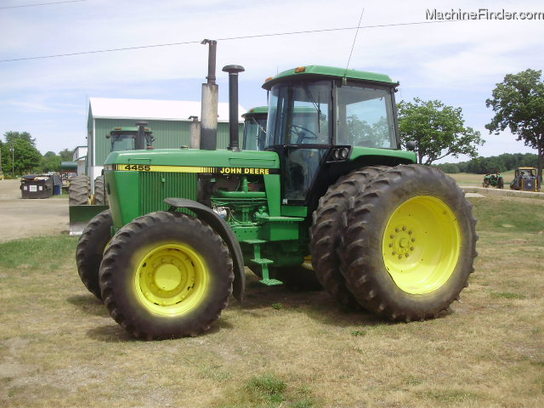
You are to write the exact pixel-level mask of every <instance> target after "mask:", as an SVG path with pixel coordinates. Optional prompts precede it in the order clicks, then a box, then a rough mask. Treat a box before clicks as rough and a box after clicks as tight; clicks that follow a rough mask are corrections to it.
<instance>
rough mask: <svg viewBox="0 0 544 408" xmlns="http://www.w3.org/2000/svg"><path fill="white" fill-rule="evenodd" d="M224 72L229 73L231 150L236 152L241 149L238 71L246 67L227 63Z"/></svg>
mask: <svg viewBox="0 0 544 408" xmlns="http://www.w3.org/2000/svg"><path fill="white" fill-rule="evenodd" d="M223 71H224V72H228V73H229V126H230V132H229V133H230V143H229V147H228V149H229V150H233V151H235V152H239V151H240V143H239V141H238V128H239V126H238V73H239V72H244V67H242V66H241V65H225V66H224V67H223Z"/></svg>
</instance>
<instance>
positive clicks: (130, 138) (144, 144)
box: [68, 122, 155, 235]
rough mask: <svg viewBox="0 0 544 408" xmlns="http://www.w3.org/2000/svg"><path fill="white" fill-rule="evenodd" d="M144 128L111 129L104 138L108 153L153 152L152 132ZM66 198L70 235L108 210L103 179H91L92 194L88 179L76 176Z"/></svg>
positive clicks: (77, 232)
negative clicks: (108, 140)
mask: <svg viewBox="0 0 544 408" xmlns="http://www.w3.org/2000/svg"><path fill="white" fill-rule="evenodd" d="M146 126H147V122H137V123H136V126H125V127H116V128H113V129H112V131H111V132H110V133H109V134H108V135H106V138H107V139H111V147H110V151H111V152H116V151H122V150H149V149H152V148H153V147H152V146H153V142H154V141H155V138H154V137H153V132H152V131H151V130H150V129H149V128H147V127H146ZM68 197H69V205H70V207H69V218H70V235H79V234H80V233H81V232H82V230H83V228H84V227H85V225H87V223H88V222H89V220H91V219H92V218H93V217H94V216H95V215H97V214H99V213H100V212H102V211H104V210H106V208H107V206H108V197H107V194H106V184H105V182H104V176H103V175H101V176H98V177H96V178H95V179H94V194H93V190H92V189H91V180H90V178H89V176H87V175H79V176H75V177H72V178H70V183H69V185H68Z"/></svg>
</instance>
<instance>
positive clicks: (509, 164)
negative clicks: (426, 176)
mask: <svg viewBox="0 0 544 408" xmlns="http://www.w3.org/2000/svg"><path fill="white" fill-rule="evenodd" d="M537 164H538V156H537V155H536V154H533V153H504V154H501V155H499V156H491V157H476V158H474V159H471V160H468V161H464V162H460V163H442V164H438V165H436V167H438V168H440V169H441V170H442V171H443V172H445V173H476V174H487V173H493V172H495V171H498V172H504V171H508V170H513V169H515V168H517V167H537Z"/></svg>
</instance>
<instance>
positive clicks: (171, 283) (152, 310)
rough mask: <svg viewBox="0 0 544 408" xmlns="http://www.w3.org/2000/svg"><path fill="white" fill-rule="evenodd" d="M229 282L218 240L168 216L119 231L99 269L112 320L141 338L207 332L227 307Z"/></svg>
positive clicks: (196, 223)
mask: <svg viewBox="0 0 544 408" xmlns="http://www.w3.org/2000/svg"><path fill="white" fill-rule="evenodd" d="M233 279H234V274H233V270H232V260H231V258H230V255H229V251H228V249H227V247H226V245H225V243H224V241H223V240H222V238H221V237H220V236H219V235H218V234H217V233H216V232H215V231H214V230H213V229H212V228H211V227H210V226H208V225H207V224H205V223H203V222H202V221H200V220H199V219H197V218H193V217H189V216H187V215H184V214H177V213H176V214H172V213H168V212H155V213H151V214H148V215H145V216H143V217H139V218H136V219H135V220H134V221H132V222H131V223H129V224H127V225H125V226H124V227H123V228H121V229H120V230H119V231H118V233H117V234H116V235H115V237H114V238H113V239H112V241H111V243H110V246H109V247H108V249H107V250H106V253H105V254H104V259H103V260H102V265H101V266H100V288H101V293H102V298H103V299H104V303H105V305H106V307H107V308H108V310H109V312H110V314H111V316H112V317H113V318H114V319H115V320H116V321H117V322H118V323H119V324H120V325H121V326H123V328H125V329H126V330H127V331H128V332H129V333H130V334H132V335H133V336H134V337H137V338H143V339H164V338H175V337H183V336H195V335H198V334H200V333H202V332H205V331H206V330H208V329H209V328H210V326H211V325H212V323H213V322H215V321H216V320H217V319H218V318H219V315H220V314H221V311H222V310H223V309H224V308H225V307H226V306H227V301H228V297H229V295H230V293H231V292H232V281H233Z"/></svg>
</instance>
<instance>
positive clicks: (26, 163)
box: [0, 131, 73, 176]
mask: <svg viewBox="0 0 544 408" xmlns="http://www.w3.org/2000/svg"><path fill="white" fill-rule="evenodd" d="M4 138H5V141H2V140H0V170H2V171H3V173H4V175H5V176H9V175H13V176H21V175H24V174H30V173H48V172H56V171H59V170H60V165H61V162H63V161H72V155H73V151H72V150H69V149H64V150H61V151H60V152H58V154H57V153H55V152H47V153H45V154H44V155H42V154H41V153H40V152H39V151H38V149H37V148H36V139H35V138H33V137H32V136H31V135H30V133H28V132H14V131H9V132H6V133H4Z"/></svg>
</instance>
